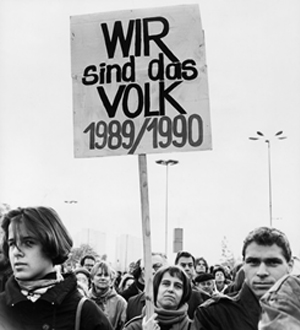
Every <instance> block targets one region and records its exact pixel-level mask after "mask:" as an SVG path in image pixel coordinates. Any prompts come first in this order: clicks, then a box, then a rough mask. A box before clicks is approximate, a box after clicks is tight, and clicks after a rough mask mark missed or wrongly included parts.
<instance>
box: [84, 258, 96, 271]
mask: <svg viewBox="0 0 300 331" xmlns="http://www.w3.org/2000/svg"><path fill="white" fill-rule="evenodd" d="M94 265H95V261H94V260H93V259H85V260H84V263H83V267H84V268H85V269H87V270H88V271H89V272H91V270H92V269H93V266H94Z"/></svg>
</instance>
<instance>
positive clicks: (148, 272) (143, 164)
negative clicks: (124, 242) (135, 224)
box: [139, 154, 154, 319]
mask: <svg viewBox="0 0 300 331" xmlns="http://www.w3.org/2000/svg"><path fill="white" fill-rule="evenodd" d="M139 174H140V190H141V207H142V230H143V248H144V249H143V251H144V265H145V297H146V318H147V319H149V318H150V317H151V316H152V315H153V314H154V305H153V283H152V255H151V229H150V215H149V198H148V173H147V159H146V154H139Z"/></svg>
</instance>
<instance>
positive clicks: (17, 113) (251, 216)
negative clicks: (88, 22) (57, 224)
mask: <svg viewBox="0 0 300 331" xmlns="http://www.w3.org/2000/svg"><path fill="white" fill-rule="evenodd" d="M189 3H190V2H186V1H182V0H181V1H179V0H178V1H177V0H164V1H161V0H160V1H158V0H157V1H151V2H149V1H148V0H147V1H146V0H139V1H134V0H132V1H129V0H126V1H125V0H119V1H118V0H111V1H106V0H105V1H104V0H103V1H101V0H97V1H92V0H80V1H79V0H64V1H61V0H52V1H45V0H35V1H33V0H19V1H18V0H1V1H0V71H1V75H0V90H1V98H0V150H1V162H0V188H1V189H0V202H1V203H8V204H9V205H11V206H12V207H17V206H28V205H40V204H42V205H49V206H52V207H53V208H55V209H56V210H57V211H58V213H59V214H60V215H61V216H62V218H63V220H64V222H65V223H66V225H67V226H68V228H69V229H70V231H71V233H72V234H73V235H75V234H76V233H77V232H78V231H80V230H81V229H82V228H84V227H90V228H94V229H98V230H101V231H103V232H106V233H107V235H108V238H109V241H110V244H109V247H108V254H109V258H110V256H111V258H113V254H114V250H113V248H114V238H115V236H117V235H120V234H125V233H128V234H131V235H134V236H137V237H141V233H142V230H141V207H140V191H139V190H140V188H139V173H138V156H137V155H133V156H111V157H100V158H99V157H98V158H89V159H86V158H83V159H75V158H74V157H73V115H72V111H73V110H72V107H73V105H72V79H71V50H70V16H73V15H82V14H87V13H97V12H106V11H119V10H125V9H135V8H147V7H160V6H172V5H179V4H189ZM191 3H193V4H194V3H196V4H199V7H200V15H201V19H202V26H203V29H204V31H205V42H206V59H207V67H208V85H209V103H210V116H211V129H212V144H213V149H212V150H211V151H200V152H184V153H169V154H151V155H150V154H149V155H147V166H148V181H149V203H150V222H151V230H152V248H153V250H154V251H163V250H164V222H165V193H166V172H165V167H162V166H159V165H157V164H156V163H155V160H158V159H176V160H178V161H179V163H178V165H176V166H173V167H171V168H170V169H169V229H170V230H169V233H170V236H169V251H171V245H172V235H171V234H172V232H173V228H174V227H183V228H184V248H185V249H186V250H190V251H191V252H192V253H193V254H194V255H195V256H205V257H207V259H208V260H209V263H215V262H217V260H218V258H219V256H220V253H221V245H220V244H221V240H222V238H223V237H224V236H226V237H227V238H228V241H229V245H230V247H231V248H232V250H233V251H234V253H235V256H236V257H238V256H239V254H240V251H241V245H242V241H243V239H244V237H245V236H246V234H247V233H248V232H249V231H250V230H252V229H253V228H255V227H257V226H261V225H269V191H268V189H269V186H268V185H269V184H268V158H267V144H266V143H264V141H263V140H261V141H251V140H249V139H248V137H250V136H255V132H256V131H257V130H259V131H262V132H263V133H264V134H265V135H266V136H267V137H269V138H271V164H272V197H273V224H274V226H275V227H278V228H279V229H282V230H283V231H284V232H286V234H287V235H288V236H289V238H290V241H291V244H292V248H293V250H294V254H297V255H299V254H300V242H299V230H300V229H299V228H300V225H299V224H300V222H299V220H300V203H299V199H300V148H299V147H300V130H299V125H300V93H299V88H300V61H299V59H300V42H299V41H300V40H299V39H300V20H299V12H300V2H299V1H298V0H289V1H286V0H251V1H250V0H226V1H225V0H214V1H209V0H198V1H193V2H191ZM280 130H283V131H284V134H285V135H286V136H287V139H286V140H278V139H275V138H274V134H275V133H276V132H278V131H280ZM69 200H76V201H78V203H77V204H66V203H65V201H69ZM110 254H111V255H110Z"/></svg>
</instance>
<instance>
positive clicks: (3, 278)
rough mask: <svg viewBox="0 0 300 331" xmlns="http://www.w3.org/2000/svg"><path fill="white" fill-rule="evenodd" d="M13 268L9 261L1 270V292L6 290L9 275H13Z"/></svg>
mask: <svg viewBox="0 0 300 331" xmlns="http://www.w3.org/2000/svg"><path fill="white" fill-rule="evenodd" d="M12 273H13V272H12V269H11V266H10V264H9V263H8V264H7V265H5V266H4V267H2V268H1V270H0V293H1V292H4V289H5V284H6V282H7V281H8V279H9V277H10V276H11V275H12Z"/></svg>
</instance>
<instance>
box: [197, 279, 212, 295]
mask: <svg viewBox="0 0 300 331" xmlns="http://www.w3.org/2000/svg"><path fill="white" fill-rule="evenodd" d="M196 285H197V287H198V288H199V289H201V290H202V291H204V292H206V293H208V294H210V295H212V294H213V292H214V281H213V280H212V279H210V280H205V281H203V282H200V283H198V284H196Z"/></svg>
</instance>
